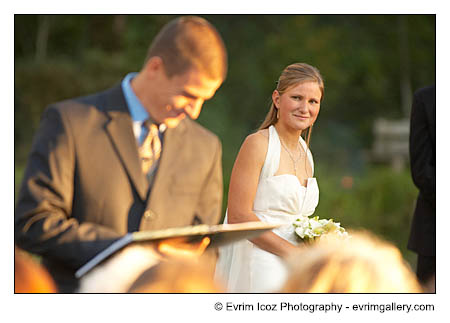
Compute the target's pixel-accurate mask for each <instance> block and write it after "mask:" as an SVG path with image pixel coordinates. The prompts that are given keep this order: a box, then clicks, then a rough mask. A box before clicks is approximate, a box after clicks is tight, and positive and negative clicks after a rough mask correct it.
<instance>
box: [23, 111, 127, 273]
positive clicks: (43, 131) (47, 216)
mask: <svg viewBox="0 0 450 323" xmlns="http://www.w3.org/2000/svg"><path fill="white" fill-rule="evenodd" d="M75 156H76V152H75V144H74V138H72V136H71V132H70V127H69V123H68V121H67V117H65V115H64V113H63V112H61V111H60V110H59V109H57V108H54V107H50V108H48V109H47V110H46V111H45V113H44V115H43V118H42V121H41V124H40V128H39V130H38V132H37V134H36V136H35V138H34V142H33V145H32V148H31V153H30V156H29V159H28V163H27V167H26V169H25V174H24V178H23V181H22V185H21V188H20V192H19V196H18V200H17V205H16V209H15V242H16V244H17V245H18V246H19V247H21V248H23V249H25V250H27V251H29V252H32V253H36V254H39V255H42V256H43V257H48V258H50V259H52V260H56V261H59V262H61V263H63V264H64V265H66V266H68V267H72V268H75V269H76V268H79V267H80V266H82V265H83V264H84V263H86V262H87V261H88V260H89V259H90V258H92V257H93V256H94V255H96V254H97V253H98V252H100V251H101V250H103V249H104V248H106V247H107V246H108V245H109V244H111V243H112V242H113V241H115V240H116V239H117V238H119V235H118V234H116V233H115V232H114V231H112V230H111V229H109V228H107V227H104V226H100V225H98V224H95V223H89V222H83V223H80V222H79V221H78V219H76V218H75V217H73V216H72V205H73V200H74V198H75V195H76V192H74V176H75V175H74V174H75V165H76V157H75Z"/></svg>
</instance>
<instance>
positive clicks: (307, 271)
mask: <svg viewBox="0 0 450 323" xmlns="http://www.w3.org/2000/svg"><path fill="white" fill-rule="evenodd" d="M349 234H350V238H348V239H339V238H338V237H334V236H332V237H329V238H327V239H322V240H320V241H319V242H317V243H314V244H313V245H311V246H309V247H306V248H303V249H302V250H301V251H300V252H299V253H298V254H297V255H295V256H293V257H292V258H290V259H289V266H290V269H291V272H290V277H289V278H288V280H287V282H286V284H285V285H284V287H283V289H282V290H281V292H284V293H420V292H421V291H422V290H421V288H420V286H419V284H418V282H417V280H416V278H415V275H414V274H413V273H412V272H411V270H410V268H409V267H408V265H407V264H406V263H405V262H404V261H403V258H402V256H401V254H400V251H399V250H398V249H397V248H396V247H395V246H394V245H392V244H390V243H388V242H385V241H381V240H380V239H378V238H376V237H375V236H373V235H372V234H369V233H366V232H350V233H349Z"/></svg>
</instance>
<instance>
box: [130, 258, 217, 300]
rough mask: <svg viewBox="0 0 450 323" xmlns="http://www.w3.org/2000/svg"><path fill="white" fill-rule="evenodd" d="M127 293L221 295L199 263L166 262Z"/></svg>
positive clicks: (209, 272)
mask: <svg viewBox="0 0 450 323" xmlns="http://www.w3.org/2000/svg"><path fill="white" fill-rule="evenodd" d="M128 292H129V293H221V292H223V289H222V288H221V287H220V286H218V285H217V283H215V282H214V279H213V275H211V271H210V270H208V268H207V266H205V265H204V264H203V262H201V261H187V260H185V261H175V260H174V261H167V262H162V263H160V264H159V265H157V266H155V267H152V268H150V269H148V270H146V271H145V272H143V273H142V275H140V276H139V278H138V279H137V280H136V281H135V282H134V283H133V285H132V286H131V287H130V289H129V290H128Z"/></svg>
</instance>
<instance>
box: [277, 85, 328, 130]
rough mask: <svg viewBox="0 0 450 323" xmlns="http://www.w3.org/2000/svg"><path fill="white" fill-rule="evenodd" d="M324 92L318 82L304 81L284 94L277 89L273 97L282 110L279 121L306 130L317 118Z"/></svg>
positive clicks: (293, 127)
mask: <svg viewBox="0 0 450 323" xmlns="http://www.w3.org/2000/svg"><path fill="white" fill-rule="evenodd" d="M321 97H322V93H321V91H320V88H319V84H318V83H317V82H310V81H308V82H302V83H299V84H297V85H294V86H292V87H291V88H289V89H288V90H286V91H285V92H284V93H283V94H282V95H280V93H279V92H278V91H277V90H275V91H274V92H273V94H272V99H273V102H274V103H275V105H276V106H277V107H278V109H279V110H280V119H279V122H282V123H283V124H284V125H285V126H287V127H289V128H292V129H295V130H305V129H307V128H308V127H309V126H311V125H312V124H313V123H314V122H315V121H316V119H317V115H318V114H319V110H320V99H321Z"/></svg>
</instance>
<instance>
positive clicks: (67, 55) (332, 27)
mask: <svg viewBox="0 0 450 323" xmlns="http://www.w3.org/2000/svg"><path fill="white" fill-rule="evenodd" d="M174 17H175V16H172V15H138V16H121V15H56V16H48V15H16V16H15V23H14V28H15V30H14V33H15V43H14V54H15V80H14V86H15V93H14V95H15V105H14V112H15V113H14V115H15V120H14V122H15V124H14V138H15V139H14V140H15V189H16V192H17V190H18V186H19V185H20V181H21V178H22V173H23V169H24V167H25V163H26V159H27V154H28V152H29V149H30V146H31V142H32V137H33V134H34V133H35V131H36V129H37V127H38V125H39V120H40V116H41V114H42V112H43V110H44V109H45V107H46V106H47V105H48V104H50V103H52V102H55V101H59V100H62V99H66V98H69V97H75V96H81V95H85V94H89V93H92V92H95V91H99V90H103V89H105V88H108V87H110V86H112V85H114V84H116V83H117V82H119V81H120V80H121V79H122V78H123V77H124V76H125V75H126V74H127V73H128V72H130V71H138V70H139V69H140V68H141V66H142V63H143V60H144V57H145V55H146V51H147V48H148V45H149V44H150V42H151V40H152V38H153V37H154V36H155V35H156V33H157V32H158V31H159V29H160V28H161V27H162V26H163V25H164V24H165V23H166V22H168V21H169V20H171V19H173V18H174ZM204 17H205V18H206V19H208V20H209V21H210V22H212V23H213V24H214V25H215V26H216V27H217V29H218V30H219V32H220V33H221V34H222V36H223V38H224V41H225V43H226V46H227V48H228V54H229V72H228V78H227V80H226V82H225V83H224V84H223V85H222V87H221V88H220V89H219V91H218V92H217V94H216V96H215V97H214V98H213V99H212V100H210V101H208V102H207V103H206V104H205V105H204V109H203V111H202V114H201V116H200V118H199V122H200V123H201V124H203V125H205V126H206V127H207V128H209V129H211V130H212V131H213V132H215V133H216V134H217V135H218V136H219V137H220V138H221V140H222V143H223V172H224V192H225V196H224V209H225V207H226V199H227V191H228V182H229V177H230V173H231V169H232V165H233V162H234V159H235V157H236V155H237V152H238V150H239V147H240V145H241V143H242V141H243V140H244V138H245V136H247V135H248V134H249V133H251V132H253V131H254V130H255V129H256V128H257V127H258V125H259V124H260V123H261V121H262V120H263V119H264V117H265V114H266V112H267V110H268V105H269V100H270V95H271V93H272V91H273V89H274V87H275V81H276V80H277V78H278V76H279V74H280V72H281V70H282V69H283V68H284V67H285V66H287V65H288V64H291V63H294V62H307V63H309V64H311V65H314V66H316V67H318V68H319V69H320V71H321V73H322V75H323V77H324V79H325V97H324V101H323V102H322V108H321V112H320V115H319V119H318V122H317V123H316V125H315V127H314V132H313V136H312V140H311V149H312V151H313V153H314V158H315V164H316V171H315V175H316V177H317V179H318V182H319V187H320V190H321V195H320V202H319V206H318V208H317V210H316V214H317V215H319V216H320V217H326V218H330V217H332V218H334V219H335V220H336V221H338V222H341V224H342V225H343V226H344V227H346V228H365V229H368V230H371V231H373V232H375V233H376V234H378V235H380V236H382V237H384V238H385V239H388V240H390V241H392V242H393V243H395V244H396V245H397V246H398V247H399V248H400V249H401V251H402V252H403V255H404V257H405V258H406V259H407V260H408V261H409V262H410V263H411V264H412V265H413V266H414V263H415V260H414V255H413V253H411V252H409V251H407V250H406V243H407V237H408V234H409V226H410V220H411V214H412V210H413V208H414V201H415V198H416V196H417V189H416V188H415V187H414V185H413V183H412V180H411V178H410V174H409V169H408V167H406V169H404V170H403V171H400V172H394V171H393V170H392V169H391V168H390V167H389V166H388V165H375V164H374V163H373V162H371V161H370V158H368V156H370V154H369V152H370V149H371V146H372V143H373V133H372V128H373V121H374V120H375V119H376V118H378V117H383V118H389V119H400V118H405V117H406V118H407V117H409V111H408V110H407V109H405V107H408V106H410V104H409V105H408V103H410V102H408V101H407V99H408V98H409V100H410V99H411V97H412V91H413V90H415V89H418V88H420V87H423V86H426V85H429V84H432V83H435V64H436V63H435V54H436V52H435V16H434V15H400V16H399V15H206V16H204ZM405 84H406V85H408V87H407V88H408V89H409V92H408V93H407V99H406V101H405V95H404V93H405V92H403V96H402V86H404V85H405ZM343 176H351V177H352V178H353V186H352V187H351V188H344V186H343V185H342V184H341V180H342V177H343Z"/></svg>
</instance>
